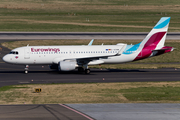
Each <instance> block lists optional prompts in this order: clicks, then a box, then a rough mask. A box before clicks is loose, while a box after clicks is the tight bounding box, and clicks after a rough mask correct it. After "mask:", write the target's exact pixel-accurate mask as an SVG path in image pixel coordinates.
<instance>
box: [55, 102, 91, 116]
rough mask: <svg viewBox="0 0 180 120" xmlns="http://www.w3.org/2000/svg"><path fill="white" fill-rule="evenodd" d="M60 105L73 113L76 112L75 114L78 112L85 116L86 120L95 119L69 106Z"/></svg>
mask: <svg viewBox="0 0 180 120" xmlns="http://www.w3.org/2000/svg"><path fill="white" fill-rule="evenodd" d="M59 105H60V106H63V107H65V108H67V109H69V110H71V111H74V112H76V113H78V114H80V115H82V116H84V117H85V118H87V119H89V120H94V119H92V118H90V117H89V116H87V115H85V114H83V113H81V112H79V111H77V110H75V109H73V108H71V107H68V106H67V105H64V104H59Z"/></svg>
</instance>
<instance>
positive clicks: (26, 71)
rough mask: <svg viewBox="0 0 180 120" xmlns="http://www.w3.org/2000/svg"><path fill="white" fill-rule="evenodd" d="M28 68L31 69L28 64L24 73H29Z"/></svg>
mask: <svg viewBox="0 0 180 120" xmlns="http://www.w3.org/2000/svg"><path fill="white" fill-rule="evenodd" d="M28 70H29V65H26V66H25V68H24V73H25V74H27V73H28Z"/></svg>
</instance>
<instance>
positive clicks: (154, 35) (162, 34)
mask: <svg viewBox="0 0 180 120" xmlns="http://www.w3.org/2000/svg"><path fill="white" fill-rule="evenodd" d="M169 22H170V17H162V18H161V19H160V20H159V22H158V23H157V24H156V25H155V26H154V28H153V29H152V30H151V31H150V33H149V34H148V35H147V36H146V37H145V38H144V40H143V41H142V42H141V44H140V46H141V47H147V46H151V47H153V48H154V47H155V48H154V49H161V48H162V47H164V42H165V39H166V35H167V30H168V26H169Z"/></svg>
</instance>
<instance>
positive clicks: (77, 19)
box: [0, 0, 180, 32]
mask: <svg viewBox="0 0 180 120" xmlns="http://www.w3.org/2000/svg"><path fill="white" fill-rule="evenodd" d="M179 11H180V6H179V1H178V0H173V1H171V0H165V1H164V0H152V1H147V0H145V1H143V0H135V1H132V0H129V1H128V0H89V1H85V0H78V1H74V0H64V1H59V0H37V1H34V0H28V1H21V0H16V1H13V0H6V1H4V0H3V1H0V23H1V24H0V26H1V27H0V31H60V32H74V31H76V32H149V31H150V30H151V28H149V27H153V26H154V25H155V24H156V22H157V21H158V20H159V19H160V18H161V17H164V16H170V17H171V18H172V19H171V23H170V27H169V31H170V32H178V31H180V29H179V28H180V24H179V18H180V16H179ZM87 19H89V21H87ZM24 20H25V21H24ZM28 20H31V21H28ZM42 21H43V22H42ZM47 21H48V22H50V23H44V22H47ZM54 22H67V23H69V24H62V23H54ZM71 23H78V24H81V23H87V24H101V25H102V26H104V25H117V26H118V25H127V26H129V27H121V26H119V27H111V26H109V27H105V26H104V27H102V26H97V25H94V26H88V25H76V24H74V25H71ZM132 25H133V26H137V27H136V28H133V27H131V26H132ZM139 26H144V28H138V27H139ZM146 27H148V28H146Z"/></svg>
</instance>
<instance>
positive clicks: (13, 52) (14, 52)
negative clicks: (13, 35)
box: [9, 51, 18, 55]
mask: <svg viewBox="0 0 180 120" xmlns="http://www.w3.org/2000/svg"><path fill="white" fill-rule="evenodd" d="M9 54H16V55H18V52H17V51H11V52H10V53H9Z"/></svg>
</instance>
